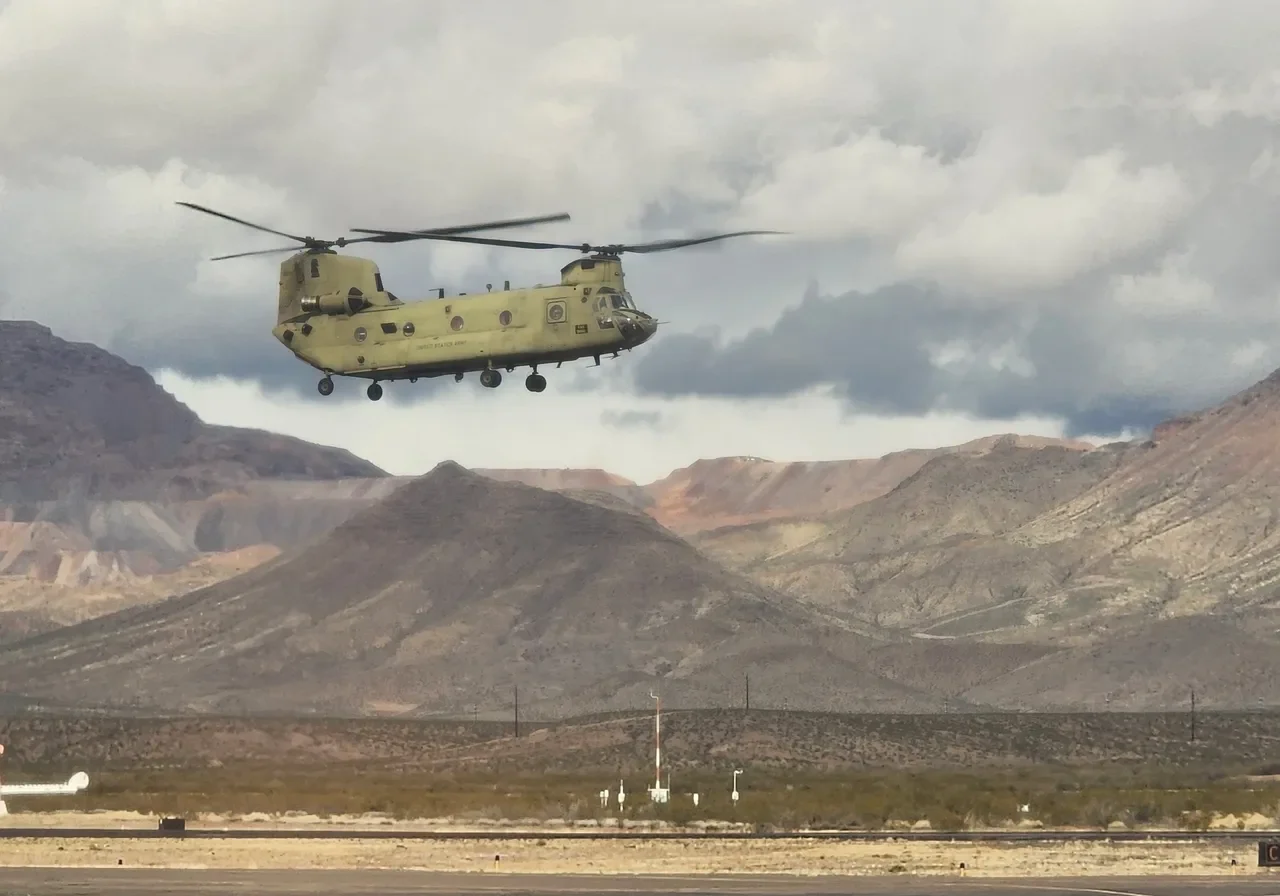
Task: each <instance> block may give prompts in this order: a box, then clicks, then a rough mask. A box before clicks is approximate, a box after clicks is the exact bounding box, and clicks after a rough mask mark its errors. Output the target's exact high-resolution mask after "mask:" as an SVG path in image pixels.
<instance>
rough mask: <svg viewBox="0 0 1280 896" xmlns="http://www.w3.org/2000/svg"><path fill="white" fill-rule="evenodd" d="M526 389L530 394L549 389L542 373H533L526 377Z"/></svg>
mask: <svg viewBox="0 0 1280 896" xmlns="http://www.w3.org/2000/svg"><path fill="white" fill-rule="evenodd" d="M524 387H525V388H526V389H528V390H529V391H530V392H541V391H542V390H543V389H545V388H547V378H546V377H545V376H543V375H542V374H540V373H531V374H529V375H528V376H527V377H525V381H524Z"/></svg>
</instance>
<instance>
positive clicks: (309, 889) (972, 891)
mask: <svg viewBox="0 0 1280 896" xmlns="http://www.w3.org/2000/svg"><path fill="white" fill-rule="evenodd" d="M72 893H75V894H86V893H91V894H94V896H149V894H162V893H163V894H170V893H172V894H185V896H257V894H262V896H268V894H269V896H293V894H298V896H301V894H308V896H311V894H314V896H375V894H377V896H410V894H414V896H418V894H422V893H438V894H454V893H457V894H463V893H475V894H512V896H515V894H521V896H523V894H533V893H546V894H557V896H568V894H573V896H605V894H608V896H613V894H617V893H645V894H649V896H676V894H680V896H690V894H702V893H705V894H725V896H730V894H735V896H835V894H858V896H1280V874H1277V875H1276V876H1275V877H1272V876H1270V875H1265V876H1260V877H1256V878H1252V879H1250V878H1243V877H1241V878H1235V877H1229V876H1228V877H1216V878H1177V877H1148V878H1116V879H1108V878H1079V879H1075V880H1061V879H1050V878H1045V879H1043V880H1033V881H1028V880H974V879H967V880H966V879H957V878H946V879H937V878H909V877H908V878H900V877H856V876H854V877H821V878H802V877H790V876H781V875H778V876H766V875H753V876H741V877H732V876H726V875H716V876H714V877H711V876H706V877H698V876H675V875H671V876H655V875H635V876H631V875H627V876H619V877H606V876H596V875H580V876H561V875H542V874H539V875H528V874H495V873H488V872H486V873H475V874H444V873H438V872H414V871H187V870H181V871H179V870H137V869H124V868H121V869H115V868H105V869H98V868H0V894H3V896H9V894H22V896H68V894H72Z"/></svg>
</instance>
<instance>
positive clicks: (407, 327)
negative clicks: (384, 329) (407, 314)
mask: <svg viewBox="0 0 1280 896" xmlns="http://www.w3.org/2000/svg"><path fill="white" fill-rule="evenodd" d="M401 331H402V332H403V333H404V335H406V336H412V335H413V321H409V322H408V323H407V324H405V325H404V326H403V327H402V328H401Z"/></svg>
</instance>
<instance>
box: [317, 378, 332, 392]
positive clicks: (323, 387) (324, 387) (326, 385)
mask: <svg viewBox="0 0 1280 896" xmlns="http://www.w3.org/2000/svg"><path fill="white" fill-rule="evenodd" d="M316 389H318V390H319V392H320V394H321V395H332V394H333V380H331V379H329V377H325V378H324V379H322V380H321V381H320V382H318V383H316Z"/></svg>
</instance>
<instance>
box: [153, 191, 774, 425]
mask: <svg viewBox="0 0 1280 896" xmlns="http://www.w3.org/2000/svg"><path fill="white" fill-rule="evenodd" d="M178 204H179V205H182V206H186V207H187V208H191V209H194V210H196V211H200V212H204V213H206V214H210V215H215V216H217V217H219V218H224V219H226V220H229V221H234V222H236V223H238V224H242V225H244V226H246V227H251V228H254V229H255V230H261V231H264V232H266V233H272V234H275V235H277V236H281V237H286V238H288V239H291V240H294V241H295V242H298V243H301V244H302V248H300V249H299V248H295V247H292V246H290V247H285V248H278V249H262V250H257V251H254V252H240V253H236V254H234V255H220V256H217V257H215V258H213V259H212V260H213V261H222V260H225V259H230V258H243V257H245V256H250V255H267V254H273V253H277V252H292V253H293V254H292V255H290V257H288V258H286V259H285V260H284V261H283V262H281V264H280V282H279V302H278V309H277V313H276V325H275V327H274V328H273V329H272V331H271V332H272V335H273V336H275V338H276V339H277V340H278V341H279V342H281V343H282V344H283V345H284V346H285V347H286V348H288V349H289V350H290V351H292V352H293V353H294V355H295V356H296V357H297V358H299V359H300V360H301V361H303V362H305V363H307V364H309V365H311V366H312V367H314V368H316V369H317V370H319V371H320V372H321V373H322V374H324V376H323V377H322V378H321V379H320V381H319V383H318V384H317V386H316V388H317V390H318V391H319V392H320V394H321V395H331V394H333V390H334V382H333V377H334V376H343V377H355V378H361V379H366V380H371V381H372V382H370V384H369V386H368V390H367V395H368V397H369V398H370V399H371V400H373V401H377V400H378V399H380V398H381V397H382V394H383V391H382V382H383V381H397V380H408V381H409V382H411V383H414V382H417V380H418V379H419V378H420V377H427V378H431V377H440V376H449V375H452V376H453V378H454V380H455V381H459V382H460V381H461V380H462V379H463V376H464V375H465V374H467V373H478V374H479V377H480V383H481V385H483V386H485V387H486V388H489V389H496V388H497V387H498V386H499V385H500V384H501V383H502V371H503V370H505V371H506V372H508V373H510V372H512V371H513V370H515V369H516V368H517V367H526V366H527V367H530V368H531V370H532V372H531V373H530V374H529V375H528V376H527V377H526V378H525V388H526V389H528V390H529V391H530V392H542V391H544V390H545V389H546V387H547V380H546V377H545V376H544V375H543V374H541V373H539V372H538V368H539V367H540V366H549V365H551V364H554V365H555V366H556V367H557V368H558V367H560V366H561V365H562V364H564V363H565V362H566V361H576V360H580V359H584V358H594V359H595V362H596V366H599V365H600V358H601V357H602V356H604V355H612V356H613V357H615V358H616V357H618V356H619V352H622V351H630V350H632V349H634V348H636V347H637V346H639V345H641V344H643V343H644V342H647V341H648V340H649V339H650V338H651V337H652V336H653V335H654V334H655V333H656V332H657V330H658V323H659V322H658V320H657V319H655V318H654V317H653V316H652V315H650V314H648V313H646V312H644V311H641V310H640V309H639V308H638V307H637V306H636V304H635V301H634V300H633V299H632V297H631V294H630V293H629V292H628V291H627V289H626V286H625V284H624V282H623V273H622V263H621V258H620V256H621V255H622V254H623V253H624V252H636V253H651V252H664V251H668V250H671V249H678V248H682V247H684V246H694V245H698V244H702V243H709V242H713V241H716V240H723V239H728V238H730V237H738V236H748V235H753V234H772V233H778V232H779V231H772V230H741V231H735V232H732V233H722V234H715V235H712V236H702V237H693V238H687V239H668V240H659V241H656V242H650V243H638V244H634V245H625V244H613V245H605V246H596V245H592V244H590V243H547V242H531V241H521V240H506V239H496V238H487V237H475V236H466V235H465V234H468V233H473V232H476V231H482V230H497V229H502V228H508V227H527V226H532V225H534V224H542V223H548V222H552V221H567V220H569V215H568V214H567V213H564V212H561V213H558V214H554V215H542V216H538V217H531V218H513V219H509V220H505V221H490V222H485V223H477V224H464V225H459V226H453V227H441V228H433V229H427V230H373V229H368V228H352V232H354V233H362V234H367V235H366V236H361V237H352V238H347V237H340V238H338V239H336V240H321V239H316V238H313V237H310V236H297V235H294V234H290V233H285V232H283V231H279V230H273V229H271V228H269V227H264V226H262V225H260V224H254V223H252V222H250V221H246V220H243V219H241V218H237V217H233V216H232V215H228V214H225V213H223V212H219V211H215V210H213V209H211V208H207V207H205V206H202V205H196V204H194V203H191V202H181V201H179V202H178ZM410 240H445V241H452V242H463V243H475V244H480V245H488V246H506V247H512V248H524V249H561V250H565V249H567V250H575V251H577V252H579V253H580V254H581V256H582V257H580V258H576V259H574V260H573V261H571V262H569V263H568V264H566V265H564V267H562V268H561V269H560V282H559V283H558V284H555V285H544V284H538V285H536V286H532V287H516V288H514V289H513V288H512V287H511V282H510V281H509V280H508V281H506V282H504V283H503V286H502V289H501V290H497V291H495V290H494V289H493V284H486V290H487V291H486V292H483V293H473V294H470V295H468V294H467V293H459V294H458V295H455V296H446V295H445V293H444V290H443V289H437V290H436V296H435V297H434V298H421V299H410V300H407V301H406V300H402V299H400V298H399V297H397V296H396V295H395V294H394V293H392V292H391V291H390V290H388V289H386V287H385V285H384V283H383V281H382V273H381V271H380V270H379V269H378V266H377V265H376V264H375V263H374V262H373V261H372V260H370V259H368V258H361V257H357V256H352V255H340V254H338V253H337V252H335V251H334V249H335V247H336V248H343V247H345V246H348V245H351V244H353V243H362V242H370V243H400V242H407V241H410Z"/></svg>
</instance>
